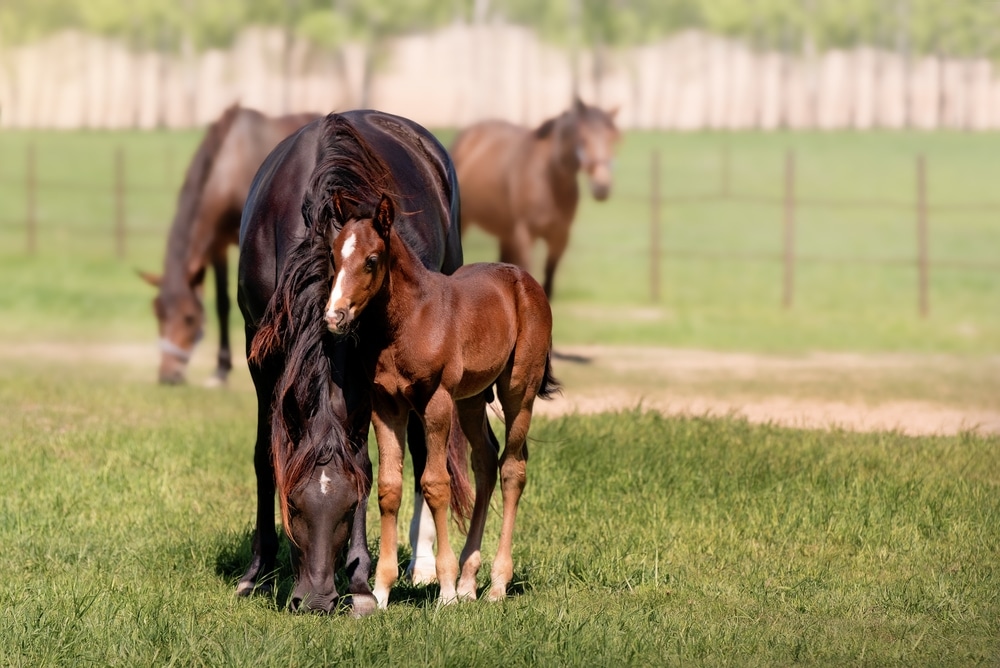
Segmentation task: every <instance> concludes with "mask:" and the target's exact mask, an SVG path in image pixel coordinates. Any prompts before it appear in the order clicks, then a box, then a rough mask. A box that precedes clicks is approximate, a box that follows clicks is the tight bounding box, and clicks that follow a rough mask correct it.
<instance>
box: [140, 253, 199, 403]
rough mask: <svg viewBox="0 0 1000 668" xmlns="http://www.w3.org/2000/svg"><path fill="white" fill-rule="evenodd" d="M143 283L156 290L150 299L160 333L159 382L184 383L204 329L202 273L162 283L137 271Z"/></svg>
mask: <svg viewBox="0 0 1000 668" xmlns="http://www.w3.org/2000/svg"><path fill="white" fill-rule="evenodd" d="M139 275H140V276H141V277H142V278H143V280H145V281H146V282H147V283H149V284H150V285H153V286H154V287H156V288H158V292H157V294H156V297H154V298H153V312H154V313H155V314H156V321H157V323H158V326H159V331H160V371H159V379H160V382H161V383H164V384H169V385H175V384H177V383H183V382H184V372H185V370H186V369H187V364H188V361H189V360H190V359H191V356H192V355H193V354H194V348H195V346H196V345H197V344H198V341H200V340H201V337H202V334H203V333H204V328H205V307H204V305H203V304H202V300H201V290H202V282H203V280H204V275H205V270H204V269H201V270H200V271H199V272H197V273H196V274H194V275H193V276H190V277H189V278H188V280H187V281H186V282H184V281H180V282H177V283H178V284H176V285H175V284H174V283H175V282H174V281H171V282H169V283H167V282H165V281H164V280H163V279H162V278H161V277H159V276H155V275H152V274H147V273H144V272H140V274H139Z"/></svg>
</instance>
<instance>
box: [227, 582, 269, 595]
mask: <svg viewBox="0 0 1000 668" xmlns="http://www.w3.org/2000/svg"><path fill="white" fill-rule="evenodd" d="M253 594H260V595H262V596H270V595H271V583H270V582H261V583H256V582H252V581H250V580H240V583H239V584H238V585H236V595H237V596H251V595H253Z"/></svg>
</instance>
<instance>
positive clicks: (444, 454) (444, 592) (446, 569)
mask: <svg viewBox="0 0 1000 668" xmlns="http://www.w3.org/2000/svg"><path fill="white" fill-rule="evenodd" d="M452 407H453V403H452V399H451V395H450V394H448V393H447V392H445V391H444V390H443V389H438V391H437V392H435V393H434V396H433V397H431V400H430V402H429V403H428V404H427V407H426V408H425V409H424V430H425V433H426V434H427V465H426V467H425V468H424V475H423V476H422V477H421V479H420V485H421V487H423V490H424V499H425V500H426V501H427V505H428V507H429V508H430V510H431V515H432V516H433V517H434V528H435V529H436V530H437V560H436V562H435V566H436V567H437V579H438V584H439V585H440V586H441V602H442V603H451V602H453V601H454V600H455V599H456V598H457V593H456V591H455V581H456V580H457V579H458V559H456V558H455V552H454V551H453V550H452V549H451V542H450V541H449V540H448V510H449V508H450V506H451V477H450V475H449V474H448V435H449V432H450V431H451V418H452Z"/></svg>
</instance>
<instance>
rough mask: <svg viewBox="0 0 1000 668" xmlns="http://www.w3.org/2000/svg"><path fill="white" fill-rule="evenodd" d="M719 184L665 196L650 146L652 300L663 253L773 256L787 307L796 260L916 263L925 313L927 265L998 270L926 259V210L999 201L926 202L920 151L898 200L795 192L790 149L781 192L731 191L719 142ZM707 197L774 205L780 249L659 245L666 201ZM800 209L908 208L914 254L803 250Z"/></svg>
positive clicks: (999, 211)
mask: <svg viewBox="0 0 1000 668" xmlns="http://www.w3.org/2000/svg"><path fill="white" fill-rule="evenodd" d="M720 165H721V167H720V170H719V173H720V177H719V188H718V190H717V191H716V192H712V193H705V194H703V195H696V196H681V197H669V196H666V197H665V196H663V195H662V194H661V186H660V179H661V169H660V155H659V152H658V151H655V150H654V151H653V152H652V154H651V160H650V175H651V182H650V206H649V209H650V246H649V267H650V269H649V295H650V299H651V300H652V301H653V302H657V301H659V299H660V293H661V289H660V288H661V286H660V280H661V279H660V276H661V274H662V264H663V262H664V261H665V260H666V259H670V258H676V259H685V260H699V259H701V260H720V259H721V260H726V259H730V260H733V259H739V260H743V261H751V262H777V263H781V265H782V290H781V294H782V299H781V304H782V307H783V308H786V309H788V308H792V306H793V305H794V302H795V269H796V267H797V266H799V265H801V264H829V263H840V264H845V263H846V264H866V265H906V264H910V265H912V266H914V267H915V268H916V276H917V284H916V294H917V310H918V312H919V314H920V316H921V317H927V315H928V313H929V312H930V297H929V286H930V272H931V269H932V268H933V267H939V268H950V269H959V270H972V271H998V272H1000V261H994V262H989V261H974V260H960V259H954V258H947V259H942V260H937V261H935V262H933V263H932V262H931V260H930V244H929V237H928V228H929V220H930V215H931V214H932V213H939V214H945V213H948V212H955V211H961V212H979V213H984V214H996V215H997V216H1000V201H995V202H985V201H981V202H966V203H952V204H945V205H942V204H938V205H932V204H930V203H929V202H928V198H927V192H928V183H927V181H928V179H927V159H926V157H925V156H924V155H923V154H918V155H917V156H915V158H914V176H915V178H914V185H915V188H914V191H913V199H912V200H911V201H910V202H907V201H904V200H889V199H884V200H849V199H840V200H831V199H810V198H802V197H799V196H798V195H797V194H796V188H795V184H796V157H795V153H794V152H793V151H788V152H787V153H786V154H785V160H784V170H783V174H782V180H783V183H782V188H781V192H782V195H781V196H780V197H766V196H759V195H752V194H747V193H736V192H733V191H732V190H731V188H730V183H729V150H728V147H726V148H723V152H722V160H721V161H720ZM710 202H730V203H734V204H738V203H753V204H757V205H763V206H767V207H770V208H772V209H774V210H775V218H776V219H778V218H780V222H781V252H780V253H777V254H768V253H731V252H730V253H727V252H717V251H698V252H695V251H691V250H674V249H669V248H664V247H663V244H662V241H661V239H662V238H663V233H662V231H661V229H660V227H661V224H662V220H663V209H664V207H670V206H679V205H684V206H692V205H698V204H699V203H710ZM802 209H855V210H869V211H874V210H882V211H895V212H900V211H908V212H910V213H911V214H912V216H913V222H914V225H913V231H914V236H915V241H916V243H915V247H916V249H917V250H916V255H915V256H914V257H912V258H906V257H882V258H858V257H832V256H824V255H803V254H801V253H799V252H798V251H797V249H796V218H797V214H798V212H799V211H801V210H802Z"/></svg>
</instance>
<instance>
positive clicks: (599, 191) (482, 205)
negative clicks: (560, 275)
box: [451, 99, 620, 298]
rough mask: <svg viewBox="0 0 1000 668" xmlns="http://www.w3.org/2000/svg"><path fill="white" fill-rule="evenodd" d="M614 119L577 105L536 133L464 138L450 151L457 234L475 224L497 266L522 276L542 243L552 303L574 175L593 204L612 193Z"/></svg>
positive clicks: (492, 128) (505, 127) (495, 132)
mask: <svg viewBox="0 0 1000 668" xmlns="http://www.w3.org/2000/svg"><path fill="white" fill-rule="evenodd" d="M616 112H617V109H615V110H612V111H603V110H601V109H598V108H597V107H591V106H588V105H586V104H584V103H583V102H581V101H580V100H579V99H576V100H574V102H573V106H572V108H571V109H570V110H569V111H566V112H564V113H563V114H561V115H559V116H556V117H555V118H551V119H549V120H547V121H545V122H544V123H542V124H541V125H540V126H539V127H538V128H536V129H535V130H530V129H528V128H523V127H520V126H517V125H513V124H511V123H507V122H506V121H483V122H481V123H477V124H475V125H471V126H469V127H468V128H466V129H465V130H463V131H462V132H461V133H460V134H459V135H458V137H457V138H456V139H455V143H454V145H453V146H452V150H451V153H452V157H453V159H454V160H455V169H456V171H457V172H458V182H459V186H460V188H461V198H462V229H463V230H464V229H465V228H466V227H467V226H468V225H469V223H471V222H475V223H477V224H478V225H479V226H480V227H482V228H483V229H484V230H486V231H487V232H489V233H490V234H492V235H494V236H496V237H499V239H500V260H501V261H502V262H510V263H513V264H516V265H518V266H519V267H523V268H525V269H529V268H530V265H531V249H532V246H533V245H534V242H535V240H536V239H539V238H540V239H544V240H545V243H546V245H547V246H548V257H547V259H546V260H545V281H544V285H545V294H546V295H547V296H548V297H549V298H551V297H552V289H553V279H554V276H555V273H556V267H557V266H558V264H559V260H560V258H562V254H563V252H564V251H565V250H566V245H567V244H568V243H569V228H570V225H571V224H572V223H573V217H574V216H575V215H576V205H577V202H578V200H579V198H580V192H579V187H578V185H577V176H576V175H577V172H578V171H580V170H583V171H584V172H586V174H587V176H588V177H589V179H590V190H591V192H592V193H593V195H594V197H595V198H596V199H597V200H599V201H603V200H605V199H607V197H608V195H609V194H610V192H611V163H612V158H613V155H614V148H615V144H616V143H617V142H618V140H619V138H620V134H619V132H618V129H617V128H616V127H615V123H614V117H615V114H616Z"/></svg>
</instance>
